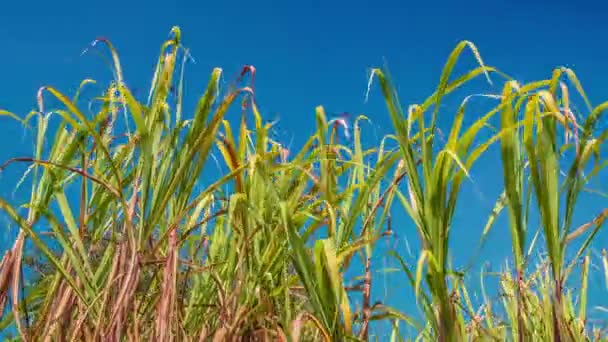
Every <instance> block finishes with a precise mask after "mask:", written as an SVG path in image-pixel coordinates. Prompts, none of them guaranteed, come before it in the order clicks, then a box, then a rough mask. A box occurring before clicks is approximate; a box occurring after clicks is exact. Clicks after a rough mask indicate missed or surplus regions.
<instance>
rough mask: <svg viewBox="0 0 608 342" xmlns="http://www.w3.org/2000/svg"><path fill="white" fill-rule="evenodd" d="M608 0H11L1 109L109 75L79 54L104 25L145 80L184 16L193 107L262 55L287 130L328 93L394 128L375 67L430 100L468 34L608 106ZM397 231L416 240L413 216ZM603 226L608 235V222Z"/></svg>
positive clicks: (477, 218)
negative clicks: (560, 73) (562, 72)
mask: <svg viewBox="0 0 608 342" xmlns="http://www.w3.org/2000/svg"><path fill="white" fill-rule="evenodd" d="M606 10H607V7H606V6H605V5H602V4H601V1H595V2H591V1H584V2H583V1H581V2H574V1H565V0H556V1H522V0H512V1H506V0H486V1H478V0H475V1H428V2H426V1H392V0H391V1H373V2H372V1H359V0H355V1H318V0H315V1H308V2H293V1H282V2H278V1H277V2H269V1H257V2H241V1H213V2H210V1H183V0H180V1H174V2H171V1H162V2H161V1H154V0H150V1H145V2H144V1H120V2H115V1H93V2H86V1H74V0H67V1H39V0H38V1H33V2H30V1H10V2H6V3H5V4H3V8H2V13H1V14H0V42H2V54H0V72H1V73H0V75H2V82H0V108H4V109H9V110H11V111H13V112H16V113H18V114H20V115H25V114H26V113H27V112H28V111H29V110H31V109H33V108H35V95H36V91H37V89H38V88H39V87H40V86H43V85H53V86H55V87H57V88H59V89H60V90H63V91H65V92H68V93H70V94H71V93H72V92H73V91H74V90H75V88H76V86H77V85H78V84H79V82H80V81H81V80H82V79H83V78H87V77H92V78H96V79H100V78H101V79H103V78H104V77H105V78H106V79H107V77H108V76H109V72H108V71H107V70H106V69H100V67H103V64H102V63H100V62H99V58H98V57H96V55H94V54H89V55H85V56H83V57H80V53H81V51H82V50H83V49H84V48H85V47H86V46H87V44H89V43H90V42H91V41H92V40H93V39H95V38H96V37H98V36H103V37H106V38H108V39H110V40H111V41H112V43H113V44H114V45H115V46H116V47H117V49H118V51H119V54H120V58H121V61H122V65H123V70H124V71H125V77H126V79H127V82H129V83H130V85H131V86H132V87H141V88H146V87H147V86H148V84H149V82H150V77H151V74H152V70H153V67H154V65H155V63H156V59H157V56H158V52H159V47H160V44H161V43H162V41H163V40H165V39H166V38H167V34H168V32H169V30H170V28H171V27H172V26H173V25H178V26H180V27H181V29H182V32H183V40H184V44H185V45H187V46H188V47H190V48H191V53H192V54H193V56H194V57H195V59H196V62H197V64H196V65H193V64H189V65H188V66H187V70H186V74H187V76H186V82H187V83H186V89H187V92H188V93H189V102H190V105H193V103H194V101H195V99H196V96H198V95H199V94H200V93H201V92H202V90H203V89H204V87H205V84H206V82H207V79H208V76H209V74H210V72H211V69H212V68H213V67H216V66H219V67H222V68H223V69H224V70H225V72H226V74H225V75H226V77H227V78H229V77H232V75H234V74H235V72H237V71H238V69H239V68H240V67H241V66H242V65H244V64H253V65H254V66H255V67H256V68H257V71H258V78H257V80H256V88H257V96H258V100H259V102H260V104H261V106H262V108H263V109H265V110H266V111H268V112H278V113H280V115H281V119H282V123H281V124H282V126H283V129H284V130H286V131H291V132H295V133H301V134H308V132H309V131H312V129H313V128H314V127H313V124H314V120H313V117H314V116H313V115H314V108H315V106H317V105H324V106H325V107H326V109H327V110H328V111H330V112H342V111H348V112H351V113H365V114H366V115H368V116H369V117H370V118H371V119H372V120H374V124H375V125H376V126H377V127H378V128H379V129H380V130H381V131H382V133H387V132H388V130H389V129H390V124H389V122H388V116H387V113H386V111H385V110H384V106H383V102H382V100H381V98H380V93H379V91H378V90H377V88H375V90H373V91H372V93H371V100H370V101H369V103H368V104H364V101H363V100H364V94H365V90H366V82H367V72H368V69H369V68H370V67H377V66H382V65H383V63H384V59H386V61H387V62H388V65H389V67H390V70H391V72H392V76H393V79H394V81H395V83H396V84H397V85H398V87H399V93H400V96H401V100H402V103H404V104H410V103H413V102H419V101H422V100H423V99H424V98H425V97H426V96H428V95H429V94H430V93H431V92H432V91H433V90H434V88H435V86H436V84H437V81H438V78H439V74H440V72H441V69H442V67H443V64H444V62H445V60H446V58H447V56H448V55H449V53H450V52H451V50H452V49H453V48H454V47H455V45H456V44H457V43H458V42H459V41H461V40H463V39H467V40H470V41H472V42H474V43H475V44H476V45H477V46H478V48H479V51H480V53H481V55H482V57H483V58H484V60H485V62H486V63H487V64H490V65H492V66H496V67H498V68H499V69H500V70H502V71H505V72H507V73H508V74H510V75H512V76H514V77H515V78H517V79H519V80H522V81H530V80H532V79H537V78H542V77H549V76H550V73H551V71H552V68H553V67H556V66H560V65H567V66H570V67H572V68H574V70H575V72H576V73H577V74H578V75H579V77H580V79H581V80H582V82H583V84H584V86H585V87H586V89H587V91H588V95H589V96H590V98H591V100H592V102H593V103H594V104H598V103H599V102H600V101H602V100H605V99H608V83H606V81H605V75H607V74H608V62H607V61H608V48H607V47H606V44H605V37H608V24H607V23H606V21H605V13H606ZM464 60H466V61H467V62H465V63H463V64H462V65H465V66H467V65H469V66H470V65H472V64H471V63H470V60H471V57H470V53H469V52H465V57H464ZM227 80H230V79H227ZM484 89H485V91H486V92H495V93H496V92H499V91H500V89H499V88H489V87H486V88H484ZM461 99H462V97H460V98H458V97H454V99H453V100H452V101H451V102H448V104H457V103H459V102H460V100H461ZM448 115H449V111H448ZM471 115H475V113H472V114H471ZM448 118H449V117H448ZM471 120H472V118H471ZM448 124H449V122H448ZM0 133H1V134H2V135H1V136H2V137H3V139H4V141H3V143H4V144H3V147H2V148H1V149H0V160H1V161H4V160H6V159H8V158H10V157H14V156H22V155H29V154H31V148H30V146H29V145H27V144H25V142H26V140H23V132H22V131H21V130H20V129H19V128H18V126H17V125H16V124H13V123H9V122H8V120H4V119H3V120H2V125H0ZM299 137H302V135H300V136H299ZM297 141H298V136H296V142H297ZM492 158H496V155H494V156H493V157H488V158H486V159H484V160H483V161H482V162H480V163H479V164H477V166H476V168H475V169H474V172H473V175H474V177H475V180H476V184H477V186H478V187H479V188H480V189H481V192H482V194H483V197H482V196H481V195H479V194H478V193H476V192H475V191H473V190H474V189H473V187H469V188H470V189H468V190H467V189H465V193H464V200H463V202H464V203H463V205H461V209H460V210H459V212H458V214H457V217H456V218H455V226H454V228H453V229H454V237H455V238H454V241H453V243H454V246H455V247H456V248H457V249H459V250H463V251H464V253H465V254H466V255H462V256H456V259H457V260H459V261H461V262H464V261H466V257H467V256H468V255H470V251H471V250H472V249H473V247H474V246H476V244H477V237H478V235H479V232H480V230H481V229H482V227H483V224H484V223H485V219H486V217H487V214H488V213H489V211H490V209H491V207H492V205H493V201H494V200H495V198H496V196H497V194H498V193H497V191H498V189H499V188H500V186H501V184H502V178H501V177H500V173H499V172H497V171H499V170H495V168H496V166H498V165H499V164H497V163H496V162H495V160H493V159H492ZM11 174H13V173H8V174H6V175H3V176H2V177H3V178H2V183H0V184H2V185H0V195H2V196H5V197H9V198H11V192H12V184H14V183H12V182H13V181H14V180H15V179H17V178H16V177H17V176H15V175H12V176H11ZM23 195H27V192H24V193H23ZM19 198H21V199H23V197H20V196H17V198H16V199H19ZM601 207H602V202H601V201H597V200H595V201H594V200H591V199H589V200H586V201H585V202H584V203H583V208H582V210H581V216H580V217H581V219H580V220H579V222H578V223H582V222H583V221H584V220H585V219H586V218H587V219H588V218H590V217H592V216H593V215H595V214H596V213H597V212H598V210H599V209H600V208H601ZM503 221H504V220H503ZM503 223H504V222H503ZM498 228H501V229H502V230H501V229H498V230H497V232H495V233H493V234H492V238H491V241H490V243H491V245H492V248H490V249H489V250H488V249H486V252H485V253H486V254H485V256H486V257H487V258H489V259H490V260H492V262H494V263H496V264H497V266H498V263H500V262H501V261H502V260H504V257H505V256H507V255H508V254H509V253H510V239H509V237H508V233H507V232H506V230H505V228H506V227H505V226H504V225H502V226H500V225H499V227H498ZM396 229H399V230H401V231H399V233H400V234H401V235H402V236H404V235H409V236H411V238H410V240H414V239H415V238H414V235H413V227H412V226H411V224H410V223H409V221H408V220H407V219H403V220H401V222H399V224H398V225H396ZM600 235H601V236H600V237H599V239H600V241H602V242H604V243H603V245H604V246H605V245H606V244H607V243H608V238H607V237H606V233H601V234H600ZM13 236H14V230H12V231H11V233H10V234H5V235H4V236H3V237H2V238H0V247H3V248H4V246H5V245H6V244H7V243H9V242H11V241H12V238H13ZM597 285H598V286H600V285H602V284H601V283H599V281H598V282H597ZM398 291H401V290H398ZM398 291H397V292H398ZM598 293H599V292H598ZM603 294H604V295H605V292H603ZM395 295H397V296H398V295H399V294H398V293H397V294H393V295H391V296H395Z"/></svg>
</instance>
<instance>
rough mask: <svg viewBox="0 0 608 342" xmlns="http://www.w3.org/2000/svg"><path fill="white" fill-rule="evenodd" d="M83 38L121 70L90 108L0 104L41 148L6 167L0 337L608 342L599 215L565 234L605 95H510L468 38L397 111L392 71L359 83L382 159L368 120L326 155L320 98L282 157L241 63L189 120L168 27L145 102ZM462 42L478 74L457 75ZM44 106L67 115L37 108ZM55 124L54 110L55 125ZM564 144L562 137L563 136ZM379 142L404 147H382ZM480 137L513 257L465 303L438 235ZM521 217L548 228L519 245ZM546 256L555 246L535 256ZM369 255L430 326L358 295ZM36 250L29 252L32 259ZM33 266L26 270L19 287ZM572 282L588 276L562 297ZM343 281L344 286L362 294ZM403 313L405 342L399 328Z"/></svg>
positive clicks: (41, 101) (477, 153) (539, 86)
mask: <svg viewBox="0 0 608 342" xmlns="http://www.w3.org/2000/svg"><path fill="white" fill-rule="evenodd" d="M94 45H104V46H105V47H106V48H107V49H108V50H109V52H110V53H111V54H112V60H113V63H114V66H113V70H114V76H115V79H114V81H113V82H112V83H111V84H110V85H109V86H108V88H107V90H106V91H105V92H104V93H103V94H101V96H100V97H99V98H98V101H100V102H101V103H102V105H101V106H100V109H98V110H97V111H96V112H94V113H91V114H87V111H85V110H84V109H83V108H81V107H79V105H78V101H77V99H76V98H69V97H67V96H66V95H64V94H63V93H61V92H60V91H59V90H57V89H55V88H53V87H43V88H41V89H40V91H39V93H38V105H39V108H38V109H37V110H35V111H32V112H31V113H30V114H29V115H28V116H26V117H25V118H24V119H21V118H19V117H18V116H16V115H14V114H11V113H9V112H2V114H7V115H10V116H11V117H12V118H14V119H17V120H20V121H22V122H23V124H25V125H29V124H30V123H31V122H34V121H35V126H34V129H35V130H36V132H37V141H36V145H35V154H34V156H33V157H27V158H26V157H17V158H14V159H11V160H9V161H7V162H6V163H4V164H3V165H2V169H3V170H4V169H7V168H9V167H11V166H12V164H15V163H26V164H27V165H28V173H27V176H28V177H30V178H31V180H32V189H31V195H30V199H29V202H28V203H26V204H25V205H24V207H25V208H27V210H28V212H27V215H25V216H21V215H20V214H19V210H18V207H19V206H21V204H19V203H9V201H7V200H4V199H0V207H1V208H2V209H3V211H4V212H5V213H6V214H8V216H9V217H10V218H11V219H12V221H13V222H14V223H15V224H17V225H18V227H19V234H18V236H17V238H16V240H15V242H14V245H13V247H12V248H11V249H10V250H8V251H7V252H6V254H5V255H4V257H3V259H2V262H1V264H0V274H1V278H0V307H2V312H3V319H2V322H1V326H2V328H3V329H6V330H11V329H12V330H14V331H16V332H17V337H16V338H17V339H19V340H27V341H37V340H45V341H47V340H48V341H51V340H62V341H63V340H70V341H75V340H86V341H89V340H92V341H98V340H99V341H101V340H154V341H182V340H184V341H190V340H197V341H205V340H212V341H232V340H234V341H246V340H280V341H308V340H311V341H316V340H324V341H346V340H364V341H367V340H372V339H378V338H379V337H378V332H377V331H376V330H377V329H374V328H373V323H374V322H375V321H383V320H385V321H389V322H391V326H393V329H392V331H389V332H388V333H389V334H390V339H391V341H395V340H403V339H406V338H409V339H417V340H439V341H463V340H505V339H508V340H519V341H528V340H543V341H544V340H554V341H587V340H605V339H606V338H607V334H606V333H605V331H604V330H602V327H601V326H599V325H590V324H589V320H588V312H589V310H588V308H587V288H588V285H587V284H588V279H589V274H590V272H606V274H605V276H606V277H607V278H608V259H607V258H606V254H605V253H604V254H603V255H602V258H603V259H602V260H600V263H603V265H604V268H603V270H602V269H598V268H591V267H590V265H591V255H590V254H589V246H590V244H591V242H592V240H593V238H594V237H595V236H596V235H597V233H598V231H599V229H600V227H601V226H602V224H603V222H604V220H605V218H606V216H608V211H607V210H604V212H602V213H601V214H600V215H599V216H597V217H595V218H589V223H587V224H583V225H581V226H579V227H574V226H573V215H574V212H575V206H576V204H577V199H578V197H579V195H580V194H581V192H582V191H583V189H584V188H585V186H586V185H587V184H588V183H589V182H590V181H591V179H592V178H594V177H598V175H601V171H602V169H603V167H604V165H605V164H606V162H605V160H602V158H601V156H600V148H601V147H602V146H603V143H604V141H605V139H606V138H607V137H608V130H603V131H601V130H600V131H599V132H598V130H597V129H596V125H597V123H598V121H599V120H600V117H601V115H602V113H603V111H604V110H605V109H606V107H608V103H603V104H601V105H599V106H597V107H595V108H593V107H591V105H590V104H589V101H587V100H586V97H585V94H584V92H583V91H582V86H581V85H580V83H579V81H578V80H577V78H576V76H575V74H574V73H573V72H572V71H571V70H569V69H564V68H559V69H556V70H555V72H554V73H553V75H551V78H549V79H547V80H541V81H537V82H533V83H529V84H518V83H517V82H515V81H514V80H511V79H510V78H508V77H506V76H505V75H504V74H502V73H500V72H498V71H497V70H496V69H495V68H492V67H489V66H486V65H485V64H484V63H483V61H482V59H481V57H480V55H479V53H478V52H477V49H476V48H475V46H474V45H473V44H472V43H470V42H467V41H464V42H462V43H460V44H459V45H458V46H457V47H456V49H455V50H454V51H453V53H452V54H451V55H450V56H449V58H448V61H447V63H446V65H445V67H444V70H443V73H442V75H441V78H440V80H439V85H438V87H437V90H436V91H435V92H434V93H433V94H432V95H431V96H430V97H429V98H428V99H427V100H426V101H424V102H423V103H422V104H416V105H411V106H409V107H408V108H407V110H406V109H404V108H402V107H401V105H400V103H399V99H398V94H396V92H395V90H394V87H393V86H392V84H391V82H390V80H389V78H388V76H387V74H386V71H383V70H380V69H374V70H373V71H372V75H371V78H370V86H371V85H372V84H378V85H379V87H380V89H381V91H382V95H383V96H384V99H385V101H386V106H387V110H388V114H389V118H390V120H391V122H392V124H393V134H391V135H389V136H386V137H384V139H382V143H381V144H380V145H379V146H376V147H373V148H367V147H366V146H365V144H363V142H362V141H361V134H360V131H361V128H360V127H361V124H360V123H361V120H365V119H366V118H365V117H364V116H360V117H357V118H356V119H355V120H354V122H353V131H352V133H353V134H352V139H353V141H352V144H351V145H346V144H343V143H340V139H339V137H340V132H339V130H340V129H341V128H340V127H339V126H337V125H336V124H335V122H333V121H328V118H327V116H326V114H325V111H324V109H323V107H317V108H316V111H315V114H316V115H315V117H316V132H315V133H314V134H312V135H311V136H310V137H309V138H308V139H307V141H306V143H305V144H303V146H301V148H300V149H299V150H295V151H287V150H286V146H284V145H282V142H278V141H274V140H273V139H272V134H270V132H271V130H272V124H269V123H267V122H266V121H265V120H264V118H263V115H262V114H261V113H260V111H259V108H258V105H257V103H256V100H255V91H254V90H255V89H254V87H253V84H254V83H253V81H254V78H255V68H254V67H252V66H246V67H245V68H243V72H242V73H241V74H240V77H239V79H238V80H236V81H235V82H234V85H233V87H232V88H230V89H228V91H227V92H222V91H220V89H219V79H220V77H221V75H222V70H221V69H214V70H213V71H212V73H211V75H210V77H209V81H208V84H207V88H206V90H205V92H204V93H203V94H202V95H201V97H200V99H199V101H198V104H197V106H196V108H195V110H194V112H193V113H191V115H185V113H183V111H182V99H183V77H184V72H183V67H184V65H185V59H186V58H188V54H187V50H186V49H185V48H184V47H183V46H182V42H181V33H180V31H179V29H178V28H174V29H173V30H172V37H171V39H169V40H168V41H166V42H165V43H164V44H163V45H162V48H161V53H160V58H159V61H158V64H157V67H156V69H155V72H154V75H153V83H152V86H151V89H150V92H149V99H148V101H147V102H146V103H143V102H140V101H138V100H137V99H136V98H135V97H134V95H133V93H132V90H131V89H129V88H128V87H127V86H126V84H125V82H124V80H123V76H122V70H121V67H120V61H119V58H118V56H117V54H116V51H115V50H114V48H113V46H112V45H111V43H110V42H108V41H107V40H103V39H101V40H96V41H95V42H94ZM466 48H469V49H470V50H471V51H472V52H473V55H474V56H475V59H476V60H477V62H478V64H479V66H478V67H477V68H474V69H472V70H470V71H468V72H467V73H465V74H464V75H461V76H458V77H453V76H452V73H453V70H454V66H455V64H456V62H457V60H458V58H459V56H460V55H461V53H462V52H463V51H464V49H466ZM246 75H249V80H250V82H249V85H247V84H244V82H243V80H244V77H245V76H246ZM491 76H496V77H497V78H500V79H503V78H505V77H506V81H505V85H504V88H503V89H504V90H503V92H502V94H501V95H500V96H494V97H495V98H496V99H498V103H497V105H496V106H495V107H494V108H493V109H491V110H490V111H489V112H487V114H485V115H482V116H480V118H479V119H478V120H477V121H475V122H474V123H472V124H471V125H468V126H465V125H464V116H465V112H466V110H467V100H468V98H466V99H465V100H464V101H463V102H462V103H461V105H460V106H458V107H457V108H455V111H454V115H453V123H452V127H451V130H450V131H449V132H448V134H447V137H448V138H447V141H446V142H445V143H442V142H440V141H439V140H438V139H436V134H437V133H436V132H437V120H439V119H438V114H439V108H440V104H441V103H442V100H443V99H444V97H445V96H447V95H449V94H450V93H451V92H453V91H454V90H456V89H458V88H460V87H462V86H463V85H465V84H466V83H468V82H469V81H471V80H473V79H475V78H478V77H486V78H487V80H488V81H490V80H491ZM567 80H569V83H571V84H573V85H574V90H576V91H577V92H578V93H580V94H581V95H582V96H583V98H584V99H585V101H586V103H587V105H588V107H589V108H588V111H589V114H588V115H587V116H585V117H584V118H583V119H582V121H581V119H576V118H575V116H574V115H573V114H572V112H573V111H572V110H571V99H570V98H571V97H570V95H569V91H571V90H570V89H569V88H568V87H567V86H566V81H567ZM494 81H496V80H494ZM86 84H87V82H83V84H82V86H85V85H86ZM173 88H176V89H177V94H176V96H177V100H176V101H174V100H172V99H170V94H171V93H172V91H171V89H173ZM49 97H52V98H54V99H56V100H58V101H59V103H60V104H61V108H56V109H53V110H49V109H48V108H45V103H46V102H48V100H47V99H48V98H49ZM231 110H234V112H235V113H238V111H239V110H240V112H241V116H240V121H239V122H237V124H236V125H235V124H234V120H232V123H231V121H230V120H227V117H226V115H227V113H228V112H229V111H231ZM231 113H232V111H231ZM51 115H57V116H59V117H60V118H61V123H60V125H59V126H58V127H57V129H56V130H55V132H51V131H50V130H49V118H50V116H51ZM442 115H445V114H442ZM494 117H497V118H498V119H499V121H500V127H499V128H498V129H497V130H496V131H495V133H494V134H493V135H492V136H491V137H490V138H484V137H483V136H482V135H481V134H480V132H481V131H482V129H483V128H484V127H486V126H487V125H488V124H489V122H490V120H492V119H493V118H494ZM129 125H133V126H134V130H133V131H132V132H131V131H130V130H127V129H126V128H125V127H127V126H129ZM574 133H575V134H574ZM561 134H566V136H567V137H569V139H570V140H569V141H567V142H566V143H563V144H562V143H560V136H561ZM47 140H48V141H49V142H50V146H49V145H46V143H45V141H47ZM389 140H394V141H396V142H397V144H398V148H396V149H390V148H388V147H387V145H385V143H387V142H388V141H389ZM480 140H481V143H476V142H478V141H480ZM493 144H496V145H499V146H500V156H501V161H502V173H503V175H504V177H503V178H504V192H503V193H502V195H501V196H500V197H499V200H498V201H497V203H496V206H495V210H494V211H493V213H492V214H491V215H490V217H489V218H488V224H487V225H486V227H485V229H484V233H483V235H482V236H480V237H479V238H480V239H481V240H483V239H484V238H485V236H486V235H487V234H488V231H489V230H490V229H491V228H492V227H493V224H494V221H495V219H496V218H497V216H498V215H499V214H500V213H501V211H503V210H505V211H506V213H507V214H508V218H509V221H508V222H509V229H510V233H511V242H512V247H513V248H512V251H513V263H512V266H507V267H505V268H504V269H503V270H502V271H501V272H500V289H496V290H498V292H499V296H493V297H490V296H487V295H486V289H485V288H484V287H483V285H482V292H483V297H484V298H483V301H482V303H481V305H479V304H474V303H473V302H472V300H471V297H470V294H469V291H468V290H467V287H468V286H469V285H470V284H466V283H465V281H464V274H462V272H459V271H457V270H456V269H454V268H453V267H452V266H451V262H450V257H451V254H453V251H451V250H450V244H449V241H450V234H451V230H452V228H454V227H452V224H453V222H452V221H453V217H454V214H455V211H456V207H457V203H458V199H459V196H460V195H459V194H460V190H461V187H462V186H463V184H464V182H465V181H466V180H467V178H468V177H469V172H470V170H471V169H472V168H473V167H474V164H475V162H476V161H477V160H478V159H479V158H480V157H481V156H482V155H483V154H484V153H485V151H487V150H488V149H489V148H490V146H491V145H493ZM46 150H48V151H49V152H48V153H45V152H43V151H46ZM286 152H289V154H287V153H286ZM215 162H217V163H218V164H220V165H218V166H219V167H220V168H219V169H220V170H224V171H221V172H220V171H218V169H217V168H216V164H215ZM564 163H566V164H567V172H566V173H564V175H562V174H561V173H560V170H561V169H560V166H561V165H562V164H564ZM68 189H69V190H70V191H74V189H77V191H78V193H79V195H78V196H72V195H71V192H68ZM394 210H403V211H404V212H405V213H407V215H408V216H409V218H411V223H412V224H413V226H415V227H416V230H417V232H418V238H419V240H420V246H421V251H420V253H419V255H418V261H417V263H415V264H408V263H407V262H405V261H404V259H403V258H402V255H401V253H400V252H399V251H386V250H383V249H382V248H380V247H379V246H377V242H378V240H379V239H381V238H383V237H386V236H391V235H392V234H393V233H394V232H393V230H392V228H391V226H392V224H391V212H393V211H394ZM530 212H536V213H538V215H539V216H540V219H541V227H542V229H540V230H539V233H538V234H537V236H535V237H534V238H533V239H532V240H530V232H531V230H530V229H529V228H530V224H531V223H530V219H529V213H530ZM42 227H50V231H46V232H43V231H42ZM454 229H456V228H454ZM43 233H44V234H43ZM582 236H585V237H584V238H583V237H582ZM579 237H581V238H580V239H582V242H580V243H579V239H578V238H579ZM530 241H532V242H531V243H530ZM540 241H542V242H544V246H540V247H539V246H538V245H539V244H540V243H541V242H540ZM26 242H31V247H29V248H27V249H26V248H25V243H26ZM574 242H576V247H577V250H576V252H575V257H574V258H572V259H571V260H568V259H567V258H566V249H567V247H568V246H569V245H570V244H572V243H574ZM541 250H542V251H546V252H547V253H546V254H541V256H540V258H538V259H533V258H532V256H535V255H538V251H541ZM377 253H383V254H386V253H389V254H390V255H391V256H392V257H393V258H395V259H396V260H397V261H398V263H399V265H400V266H401V268H400V269H401V270H402V271H403V272H404V274H405V275H406V276H407V278H408V279H409V282H410V285H411V287H410V288H411V290H412V291H413V292H414V293H415V294H416V299H417V305H418V306H419V307H420V308H421V309H422V311H423V312H424V315H423V317H422V320H420V319H418V318H416V317H415V315H414V314H411V315H409V314H408V313H403V312H399V311H398V310H396V309H395V308H394V307H393V306H394V304H395V303H387V302H382V301H376V298H373V297H372V292H371V287H372V286H373V284H374V283H375V278H374V274H375V273H374V272H373V270H374V268H375V266H374V265H373V264H372V256H373V255H374V254H377ZM31 256H34V258H36V259H38V261H37V262H36V263H33V264H32V263H30V262H25V261H28V260H30V259H31ZM581 258H582V260H583V262H582V263H581V265H580V266H577V263H576V262H577V261H579V260H581ZM357 260H359V261H360V262H359V263H357V262H356V261H357ZM533 262H536V264H534V265H532V263H533ZM26 270H30V271H32V270H33V271H34V273H37V275H36V276H34V277H33V279H30V280H31V281H26V282H24V280H23V276H22V275H23V274H24V272H25V271H26ZM573 272H579V274H580V275H581V277H580V278H581V284H580V286H576V287H574V288H568V287H567V280H568V277H569V276H570V275H571V274H572V273H573ZM30 273H31V272H30ZM346 274H358V275H359V276H357V277H355V280H356V281H357V282H356V283H355V284H354V285H353V284H351V280H352V279H350V278H348V277H347V276H346ZM486 276H487V275H482V283H483V279H484V278H485V277H486ZM354 302H358V303H361V305H354ZM9 303H10V305H9V306H7V307H6V308H5V306H6V305H7V304H9ZM501 306H502V308H500V307H501ZM400 322H401V325H403V324H405V325H408V326H410V327H411V328H413V329H414V330H415V331H417V334H416V336H409V337H405V336H402V335H401V333H402V332H403V329H400V328H399V326H400V324H399V323H400Z"/></svg>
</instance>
